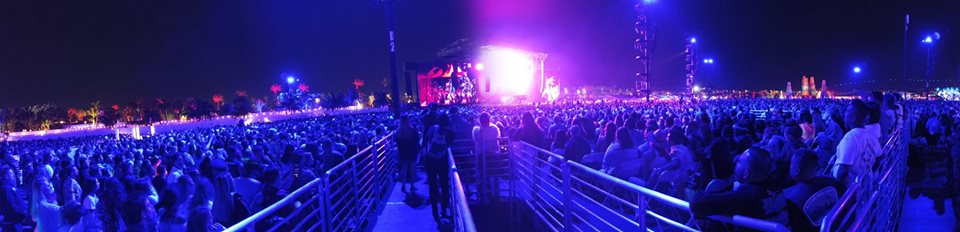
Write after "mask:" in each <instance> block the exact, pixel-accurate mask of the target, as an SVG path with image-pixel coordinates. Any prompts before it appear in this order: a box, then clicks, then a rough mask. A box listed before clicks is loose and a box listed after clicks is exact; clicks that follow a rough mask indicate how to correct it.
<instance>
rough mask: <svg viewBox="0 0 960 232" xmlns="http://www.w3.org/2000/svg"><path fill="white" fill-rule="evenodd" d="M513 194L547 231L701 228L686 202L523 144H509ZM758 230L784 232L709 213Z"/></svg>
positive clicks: (761, 222) (748, 220)
mask: <svg viewBox="0 0 960 232" xmlns="http://www.w3.org/2000/svg"><path fill="white" fill-rule="evenodd" d="M511 150H512V152H511V153H512V155H511V157H510V159H511V169H512V175H513V178H511V179H510V180H511V183H510V186H511V190H510V191H509V192H510V193H511V196H512V197H513V198H514V200H515V201H517V202H519V203H518V204H520V205H522V206H525V207H526V208H528V209H530V211H531V212H532V213H533V214H534V217H535V218H536V219H538V220H539V221H540V222H542V224H543V227H545V228H543V229H544V230H549V231H691V232H695V231H699V227H698V226H697V224H696V222H695V220H694V219H693V215H692V213H691V212H690V206H689V203H688V202H686V201H684V200H681V199H678V198H676V197H673V196H669V195H667V194H663V193H660V192H657V191H654V190H651V189H648V188H646V187H643V186H640V185H637V184H635V183H633V182H630V181H625V180H622V179H619V178H616V177H613V176H610V175H607V174H605V173H602V172H600V171H597V170H594V169H593V168H590V167H587V166H585V165H582V164H580V163H577V162H573V161H564V159H563V157H561V156H559V155H557V154H555V153H553V152H550V151H547V150H543V149H541V148H538V147H535V146H532V145H530V144H528V143H525V142H513V144H512V149H511ZM711 218H712V219H714V220H720V221H723V222H726V223H730V224H733V225H735V226H740V227H746V228H752V229H756V230H760V231H788V230H787V229H786V226H784V225H782V224H778V223H774V222H769V221H764V220H760V219H755V218H749V217H745V216H740V215H730V216H721V215H717V216H713V217H711Z"/></svg>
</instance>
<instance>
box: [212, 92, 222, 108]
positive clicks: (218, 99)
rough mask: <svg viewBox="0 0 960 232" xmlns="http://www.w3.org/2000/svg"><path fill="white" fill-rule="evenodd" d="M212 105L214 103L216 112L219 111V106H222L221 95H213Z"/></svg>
mask: <svg viewBox="0 0 960 232" xmlns="http://www.w3.org/2000/svg"><path fill="white" fill-rule="evenodd" d="M213 103H214V106H215V107H217V111H220V105H221V104H223V95H220V94H214V95H213Z"/></svg>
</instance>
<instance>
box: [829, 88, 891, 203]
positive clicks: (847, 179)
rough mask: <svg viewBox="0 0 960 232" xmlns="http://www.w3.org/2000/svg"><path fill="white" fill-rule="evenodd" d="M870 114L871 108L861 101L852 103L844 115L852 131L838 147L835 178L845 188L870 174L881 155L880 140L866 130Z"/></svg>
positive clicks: (834, 170) (844, 136)
mask: <svg viewBox="0 0 960 232" xmlns="http://www.w3.org/2000/svg"><path fill="white" fill-rule="evenodd" d="M868 113H870V108H869V107H868V106H867V104H866V103H864V102H863V101H861V100H853V101H851V102H850V106H848V107H847V110H846V111H845V112H844V113H843V120H844V122H845V123H846V124H847V126H848V127H850V128H851V129H850V131H848V132H847V134H845V135H843V139H841V140H840V144H839V145H838V146H837V161H836V164H835V165H834V166H833V176H834V177H835V178H837V180H838V181H840V183H842V184H844V185H845V186H850V183H852V182H853V181H854V178H857V177H858V176H860V175H862V174H864V173H867V172H869V171H870V168H871V167H872V166H873V163H874V161H875V160H876V158H877V156H878V155H879V154H880V149H881V147H880V140H879V139H877V137H875V136H874V134H872V133H871V132H870V131H868V130H867V129H866V128H865V126H866V120H867V114H868Z"/></svg>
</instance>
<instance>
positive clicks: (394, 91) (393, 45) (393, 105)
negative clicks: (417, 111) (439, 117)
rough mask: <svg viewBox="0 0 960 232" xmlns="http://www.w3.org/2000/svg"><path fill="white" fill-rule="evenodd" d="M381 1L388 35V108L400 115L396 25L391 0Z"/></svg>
mask: <svg viewBox="0 0 960 232" xmlns="http://www.w3.org/2000/svg"><path fill="white" fill-rule="evenodd" d="M383 1H384V3H385V4H386V7H384V8H385V11H386V14H387V31H388V35H389V36H390V44H389V45H390V89H391V96H393V99H392V101H390V110H391V111H392V112H393V116H394V117H400V86H399V85H398V84H399V81H398V80H397V40H396V33H395V32H396V27H397V25H396V23H395V22H394V15H393V0H383Z"/></svg>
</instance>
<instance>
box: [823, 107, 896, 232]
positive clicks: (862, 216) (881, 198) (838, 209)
mask: <svg viewBox="0 0 960 232" xmlns="http://www.w3.org/2000/svg"><path fill="white" fill-rule="evenodd" d="M904 124H906V125H910V124H909V123H900V125H904ZM909 135H910V134H909V130H908V129H904V127H898V128H896V129H895V130H894V132H893V133H891V135H890V139H889V140H888V141H887V144H886V145H885V146H884V147H883V153H881V155H880V158H879V160H878V161H877V162H878V164H877V165H875V168H874V170H873V172H870V173H866V174H864V175H862V176H860V177H859V178H857V179H858V181H857V182H856V183H854V184H852V185H851V186H849V187H848V188H847V192H846V193H845V194H843V196H842V197H841V198H840V202H838V203H837V205H836V206H834V207H833V209H831V210H830V212H829V213H827V215H826V217H825V218H824V222H823V226H822V227H821V231H896V230H897V227H898V222H899V221H900V209H901V207H902V206H903V197H904V196H905V194H906V191H907V186H906V185H907V180H906V178H907V155H908V154H907V153H908V150H907V149H908V146H907V144H908V141H909V138H910V136H909Z"/></svg>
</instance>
